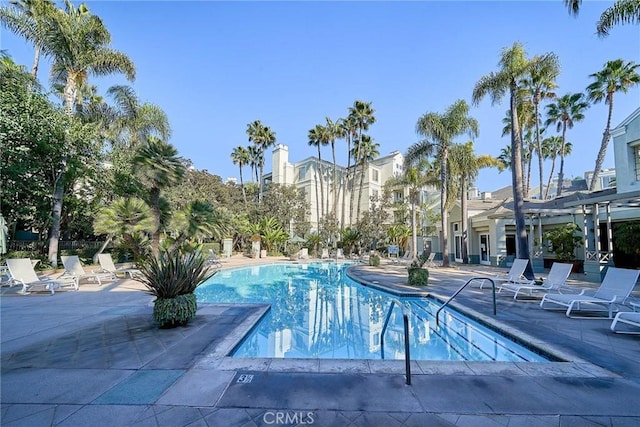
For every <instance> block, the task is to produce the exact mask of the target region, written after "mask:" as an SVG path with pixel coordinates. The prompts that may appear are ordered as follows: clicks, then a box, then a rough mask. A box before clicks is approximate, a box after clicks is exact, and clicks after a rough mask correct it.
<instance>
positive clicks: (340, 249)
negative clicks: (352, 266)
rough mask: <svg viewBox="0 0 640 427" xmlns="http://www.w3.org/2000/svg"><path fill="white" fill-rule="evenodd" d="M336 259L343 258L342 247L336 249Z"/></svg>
mask: <svg viewBox="0 0 640 427" xmlns="http://www.w3.org/2000/svg"><path fill="white" fill-rule="evenodd" d="M336 259H344V251H343V250H342V248H338V249H337V250H336Z"/></svg>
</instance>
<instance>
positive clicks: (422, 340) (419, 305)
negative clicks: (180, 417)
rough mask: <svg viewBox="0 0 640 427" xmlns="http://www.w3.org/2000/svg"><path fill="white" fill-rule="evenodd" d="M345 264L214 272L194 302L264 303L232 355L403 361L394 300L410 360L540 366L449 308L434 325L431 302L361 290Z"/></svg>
mask: <svg viewBox="0 0 640 427" xmlns="http://www.w3.org/2000/svg"><path fill="white" fill-rule="evenodd" d="M346 267H347V265H344V264H343V265H338V264H335V263H311V264H272V265H263V266H253V267H245V268H237V269H232V270H222V271H220V272H219V273H218V274H216V275H215V276H213V277H212V278H211V279H210V280H208V281H207V282H206V283H205V284H203V285H201V286H200V287H198V289H197V290H196V295H197V298H198V301H201V302H231V303H243V302H244V303H268V304H271V310H270V311H269V312H268V313H267V315H266V316H265V317H264V318H263V319H262V320H261V321H260V323H259V324H258V325H257V327H256V328H254V329H253V330H252V331H251V332H250V333H249V334H248V335H247V336H246V337H245V339H244V340H243V342H242V343H241V345H240V346H238V348H236V350H235V352H234V354H233V355H234V356H235V357H275V358H322V359H343V358H344V359H381V358H383V357H382V353H383V352H384V358H385V359H403V358H404V332H403V331H404V329H403V318H402V309H401V308H400V307H398V305H397V304H396V305H395V306H394V307H393V308H392V307H391V305H392V300H393V299H395V300H396V301H398V300H399V301H400V302H401V303H402V304H403V305H404V306H405V307H407V308H409V309H410V312H411V315H410V316H409V334H410V343H411V348H410V352H411V359H415V360H457V361H461V360H471V361H532V362H534V361H535V362H542V361H547V359H546V358H544V357H543V356H540V355H538V354H536V353H534V352H532V351H530V350H528V349H527V348H525V347H523V346H521V345H518V344H517V343H515V342H513V341H511V340H509V339H508V338H506V337H504V336H502V335H500V334H498V333H496V332H494V331H492V330H490V329H488V328H486V327H484V326H482V325H480V324H479V323H477V322H475V321H473V320H471V319H469V318H467V317H465V316H464V315H462V314H460V313H458V312H456V311H454V310H453V309H450V308H449V307H447V308H446V309H445V310H443V311H442V312H441V313H440V326H439V327H438V328H436V324H435V323H436V322H435V312H436V310H437V309H438V307H439V303H438V302H437V301H435V300H432V299H425V298H396V297H395V296H392V295H390V294H387V293H384V292H381V291H378V290H375V289H372V288H369V287H366V286H362V285H360V284H358V283H357V282H355V281H353V280H352V279H350V278H349V277H347V275H346V274H345V269H346ZM390 308H392V309H391V310H390ZM389 312H390V313H391V314H390V315H389ZM388 315H389V316H390V317H389V322H388V326H387V329H386V332H385V336H384V348H383V347H382V341H383V340H381V334H382V330H383V325H384V322H385V319H386V318H387V316H388Z"/></svg>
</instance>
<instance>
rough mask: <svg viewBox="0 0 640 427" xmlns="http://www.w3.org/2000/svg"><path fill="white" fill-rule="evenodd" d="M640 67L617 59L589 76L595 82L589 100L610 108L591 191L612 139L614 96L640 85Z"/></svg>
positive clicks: (588, 90) (590, 86)
mask: <svg viewBox="0 0 640 427" xmlns="http://www.w3.org/2000/svg"><path fill="white" fill-rule="evenodd" d="M638 67H640V64H635V63H634V62H632V61H629V62H626V63H625V62H624V61H623V60H622V59H616V60H614V61H607V63H606V64H605V65H604V68H603V69H602V70H600V71H598V72H597V73H593V74H591V75H589V77H591V78H593V79H594V82H593V83H591V84H590V85H589V86H587V98H588V99H589V101H591V102H593V103H594V104H595V103H598V102H602V101H604V103H605V104H606V105H608V106H609V111H608V114H607V124H606V126H605V128H604V132H603V134H602V142H601V143H600V150H599V151H598V157H596V166H595V168H594V169H593V176H592V177H591V183H590V184H589V189H590V190H593V189H594V188H595V185H596V182H598V175H599V174H600V169H602V164H603V163H604V157H605V155H606V154H607V145H608V144H609V138H610V137H611V134H610V130H611V116H612V115H613V95H614V94H615V93H616V92H622V93H627V91H628V90H629V89H630V88H631V87H632V86H634V85H637V84H638V83H640V74H638V71H637V69H638Z"/></svg>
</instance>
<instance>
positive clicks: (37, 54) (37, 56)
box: [31, 44, 40, 79]
mask: <svg viewBox="0 0 640 427" xmlns="http://www.w3.org/2000/svg"><path fill="white" fill-rule="evenodd" d="M39 64H40V46H38V45H37V44H36V45H35V52H34V54H33V67H31V76H32V77H33V78H34V79H37V78H38V65H39Z"/></svg>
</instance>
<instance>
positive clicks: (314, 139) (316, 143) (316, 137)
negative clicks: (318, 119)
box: [307, 125, 323, 225]
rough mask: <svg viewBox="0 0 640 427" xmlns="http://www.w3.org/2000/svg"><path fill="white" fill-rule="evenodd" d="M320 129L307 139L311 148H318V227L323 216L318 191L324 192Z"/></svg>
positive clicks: (316, 172) (316, 179)
mask: <svg viewBox="0 0 640 427" xmlns="http://www.w3.org/2000/svg"><path fill="white" fill-rule="evenodd" d="M320 128H321V126H320V125H316V127H315V128H313V129H309V132H308V134H307V139H308V140H309V141H308V144H309V146H311V147H317V148H318V168H317V169H316V171H315V174H314V176H313V178H314V179H315V182H316V185H315V186H314V187H315V188H316V218H317V221H318V225H320V219H321V218H322V216H323V215H322V212H321V207H322V196H321V195H320V196H319V195H318V190H320V192H322V176H320V182H319V183H318V175H320V171H321V168H322V165H321V163H320V162H321V161H322V160H321V154H320V146H321V145H322V142H321V141H320V138H321V136H320V134H321V133H322V130H321V129H320ZM318 184H319V185H318Z"/></svg>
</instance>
